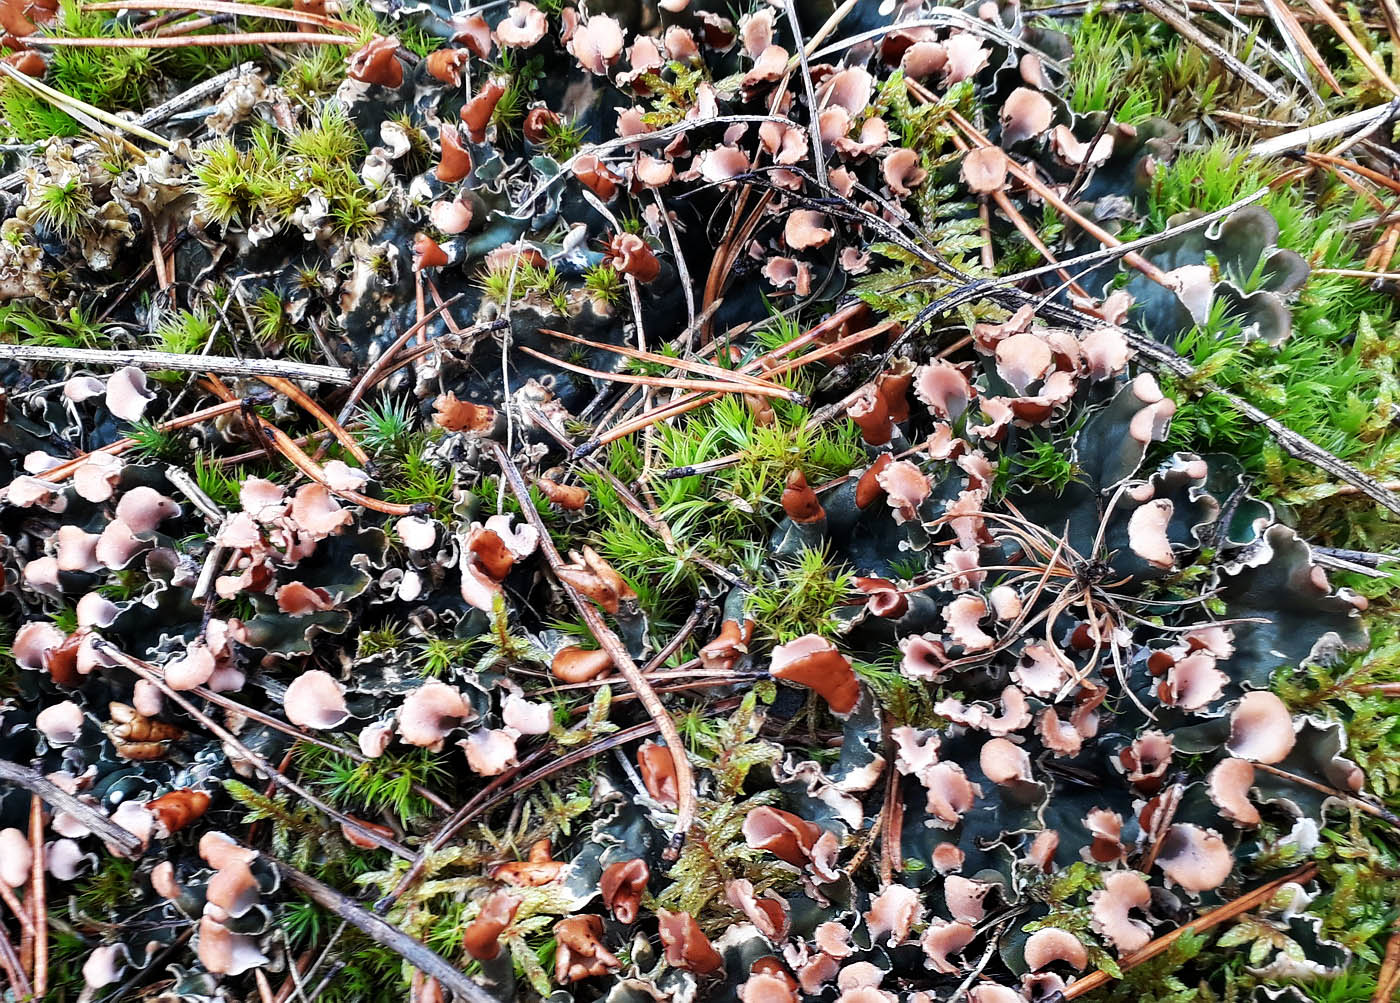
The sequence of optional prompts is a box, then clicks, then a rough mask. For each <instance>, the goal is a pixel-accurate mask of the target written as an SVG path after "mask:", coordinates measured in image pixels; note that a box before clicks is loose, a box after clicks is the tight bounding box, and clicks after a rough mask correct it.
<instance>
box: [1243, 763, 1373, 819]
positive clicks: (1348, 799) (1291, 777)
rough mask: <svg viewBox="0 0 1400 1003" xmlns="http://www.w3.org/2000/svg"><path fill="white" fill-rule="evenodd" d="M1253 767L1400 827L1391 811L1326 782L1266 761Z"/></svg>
mask: <svg viewBox="0 0 1400 1003" xmlns="http://www.w3.org/2000/svg"><path fill="white" fill-rule="evenodd" d="M1254 768H1255V769H1256V770H1262V771H1264V772H1265V773H1267V774H1269V775H1270V776H1275V777H1278V778H1279V779H1280V780H1286V781H1288V782H1289V783H1290V784H1297V785H1298V786H1299V787H1306V788H1307V789H1308V790H1310V791H1316V792H1317V793H1319V794H1326V795H1327V796H1328V797H1333V798H1336V799H1337V800H1338V801H1341V802H1342V803H1343V804H1346V805H1348V806H1350V807H1352V808H1355V809H1356V810H1358V811H1361V812H1365V813H1366V814H1367V815H1370V816H1371V817H1372V818H1378V819H1380V820H1381V821H1382V822H1386V823H1388V824H1389V825H1391V826H1393V827H1395V828H1397V829H1400V818H1396V816H1395V814H1394V813H1393V812H1390V811H1387V810H1386V809H1385V808H1382V807H1381V806H1380V805H1375V804H1372V803H1371V802H1369V801H1366V800H1363V799H1362V798H1359V797H1357V796H1356V795H1354V794H1351V793H1349V792H1347V791H1339V790H1337V788H1335V787H1328V786H1327V785H1326V784H1320V783H1318V782H1317V781H1316V780H1309V779H1308V778H1307V777H1300V776H1298V774H1296V773H1290V772H1288V771H1287V770H1280V769H1279V768H1278V767H1277V766H1270V765H1269V764H1268V763H1255V764H1254Z"/></svg>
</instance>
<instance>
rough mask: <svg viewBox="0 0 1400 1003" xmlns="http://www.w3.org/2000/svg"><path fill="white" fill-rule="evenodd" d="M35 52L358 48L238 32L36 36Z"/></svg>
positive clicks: (339, 40)
mask: <svg viewBox="0 0 1400 1003" xmlns="http://www.w3.org/2000/svg"><path fill="white" fill-rule="evenodd" d="M25 41H26V42H27V43H28V44H29V45H31V46H33V47H35V48H40V49H42V48H53V47H55V46H61V47H66V48H70V49H187V48H191V47H201V46H202V47H206V48H207V47H216V46H232V45H355V44H356V43H358V42H359V39H358V38H356V37H355V36H353V35H313V34H310V33H308V32H296V31H235V32H232V33H224V34H218V35H149V36H147V37H146V38H120V37H118V38H112V37H108V36H102V37H98V38H83V37H80V36H62V37H60V36H58V35H33V36H30V37H29V38H28V39H26V40H25Z"/></svg>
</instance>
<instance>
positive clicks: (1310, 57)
mask: <svg viewBox="0 0 1400 1003" xmlns="http://www.w3.org/2000/svg"><path fill="white" fill-rule="evenodd" d="M1263 3H1264V7H1265V9H1267V10H1268V12H1269V14H1270V15H1271V16H1272V17H1273V19H1274V20H1275V22H1276V23H1277V24H1278V25H1279V26H1281V27H1282V28H1283V30H1284V31H1285V32H1287V34H1288V36H1289V37H1290V38H1292V39H1293V42H1294V44H1295V45H1297V46H1298V51H1299V52H1301V53H1302V54H1303V58H1305V59H1306V60H1307V61H1308V62H1309V63H1311V64H1312V68H1313V69H1315V70H1317V75H1318V76H1319V77H1321V78H1322V81H1323V83H1325V84H1326V85H1327V86H1328V87H1330V88H1332V92H1333V93H1335V94H1344V93H1346V91H1345V89H1344V88H1343V87H1342V85H1341V84H1339V83H1337V78H1336V77H1334V76H1333V75H1332V71H1331V69H1329V68H1328V66H1327V61H1326V60H1324V59H1323V58H1322V53H1320V52H1318V51H1317V46H1315V45H1313V43H1312V39H1311V38H1309V37H1308V33H1307V32H1306V31H1305V30H1304V29H1303V26H1302V25H1301V24H1300V23H1299V22H1298V15H1297V14H1295V13H1293V11H1292V9H1291V8H1290V7H1289V6H1288V4H1287V2H1286V0H1263Z"/></svg>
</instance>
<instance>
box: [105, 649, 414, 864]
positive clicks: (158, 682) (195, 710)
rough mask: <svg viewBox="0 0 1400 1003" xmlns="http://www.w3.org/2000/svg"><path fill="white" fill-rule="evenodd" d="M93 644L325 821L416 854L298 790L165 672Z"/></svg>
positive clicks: (408, 857) (404, 854)
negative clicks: (168, 680)
mask: <svg viewBox="0 0 1400 1003" xmlns="http://www.w3.org/2000/svg"><path fill="white" fill-rule="evenodd" d="M93 643H94V646H95V647H96V648H97V649H98V650H100V651H102V652H104V653H105V654H107V655H108V656H109V657H110V658H111V659H112V660H113V661H115V662H116V663H117V664H119V665H121V666H124V667H125V668H127V669H130V670H131V671H132V672H133V673H135V674H136V675H137V676H139V677H140V678H142V679H145V680H147V681H148V682H150V683H152V684H154V685H155V687H156V688H157V689H159V690H160V691H161V693H163V694H164V695H165V698H166V699H167V700H169V701H171V702H172V703H174V704H176V705H177V706H179V707H180V708H181V709H182V710H184V712H185V713H186V714H189V715H190V717H192V718H194V719H195V720H196V721H198V722H199V723H200V724H201V725H203V727H204V729H205V730H206V731H208V732H209V733H210V734H212V735H214V736H215V737H216V738H218V739H219V740H220V741H222V742H223V743H224V745H225V746H227V747H228V748H230V749H232V750H233V752H234V753H237V754H238V755H239V756H240V757H242V758H243V759H244V760H246V761H247V762H249V763H251V764H253V766H255V767H256V768H257V769H258V770H259V771H260V772H261V773H264V774H266V775H267V776H268V777H270V778H271V779H272V782H273V783H275V784H277V786H279V787H281V788H283V789H284V790H286V791H287V792H288V793H290V794H293V795H295V796H297V797H299V798H301V799H302V800H303V801H307V802H309V803H310V804H311V805H312V806H313V807H315V808H316V809H317V810H318V811H320V812H321V814H323V815H325V816H326V817H327V818H330V819H332V820H333V821H335V822H338V823H339V824H340V825H342V826H344V827H347V828H349V829H351V830H352V831H354V832H356V833H358V834H359V835H361V836H363V837H364V838H365V839H367V840H369V841H370V842H372V843H374V844H375V845H376V846H379V847H382V848H384V849H386V850H388V851H389V852H390V853H393V854H395V855H396V856H399V857H402V858H404V859H405V860H412V859H413V858H414V857H415V856H416V854H414V852H413V851H412V850H410V849H408V847H406V846H404V845H403V844H402V843H400V842H399V841H398V840H396V839H391V838H390V837H388V836H385V835H383V834H382V833H380V832H378V831H376V830H374V829H369V828H366V827H365V825H364V824H363V823H361V822H360V821H359V820H357V819H355V818H353V817H352V816H350V815H346V814H345V813H344V812H341V811H338V810H337V809H335V808H333V807H331V806H330V805H329V804H327V803H326V802H324V801H322V800H321V799H320V798H318V797H317V796H316V795H315V794H313V793H312V792H311V791H309V790H307V789H306V788H304V787H302V786H301V785H300V784H298V783H297V782H296V781H294V780H291V779H289V778H288V777H286V776H285V775H284V774H283V773H282V772H281V771H279V770H278V769H277V768H276V767H275V766H274V765H273V764H272V763H270V762H268V761H267V760H266V759H264V758H263V757H262V756H260V755H258V753H256V752H254V751H253V750H252V749H249V748H248V747H247V746H246V745H244V744H243V743H242V742H240V741H239V740H238V736H236V735H234V734H233V732H231V731H229V730H228V729H227V728H225V727H224V726H223V725H221V724H219V723H218V722H217V721H215V720H214V719H213V718H211V717H210V716H209V715H208V714H206V713H204V712H203V711H202V710H200V709H199V707H198V706H197V705H196V704H195V703H194V702H193V701H191V700H189V699H187V697H186V695H185V693H184V692H182V691H180V690H175V689H172V688H171V687H170V685H169V684H167V683H166V681H165V673H163V672H162V671H161V670H160V667H159V666H156V665H152V664H151V663H150V662H146V661H143V660H142V659H140V658H136V657H133V656H132V655H128V654H127V653H126V652H125V651H122V650H121V649H120V648H118V647H117V646H116V645H115V644H113V643H112V642H111V641H108V640H105V639H98V640H96V641H94V642H93ZM230 754H232V753H230Z"/></svg>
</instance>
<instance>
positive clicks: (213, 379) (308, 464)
mask: <svg viewBox="0 0 1400 1003" xmlns="http://www.w3.org/2000/svg"><path fill="white" fill-rule="evenodd" d="M201 383H202V384H203V385H205V386H207V387H208V388H209V389H211V390H213V392H214V393H215V394H217V395H218V396H220V397H223V398H224V399H225V400H228V399H230V398H232V397H233V391H232V390H230V389H229V388H228V387H227V386H225V385H224V382H223V380H221V379H219V378H218V377H217V376H215V375H214V374H213V373H210V374H208V375H207V376H206V377H205V378H204V380H202V381H201ZM249 417H250V418H251V419H252V421H253V425H254V427H255V428H257V429H259V430H260V431H261V432H262V434H263V435H266V436H267V437H268V438H269V440H270V441H271V445H272V447H273V448H274V449H276V450H277V452H279V453H281V454H282V456H283V457H284V458H285V459H286V460H287V462H289V463H291V465H292V466H294V467H296V468H297V470H299V471H301V473H303V474H305V475H306V476H307V477H309V478H311V479H312V480H313V481H315V482H316V483H317V484H319V485H321V486H322V487H323V488H325V489H326V490H327V491H329V492H330V493H331V494H333V495H337V496H338V497H340V498H344V499H345V500H346V501H348V502H352V503H353V504H355V505H359V506H360V507H361V508H367V509H369V510H370V511H371V512H382V513H384V514H385V515H396V516H398V515H422V514H424V511H425V508H424V506H423V505H401V504H397V503H395V502H387V501H384V500H383V499H381V498H371V497H370V496H369V495H367V494H362V493H361V492H359V491H353V490H350V489H349V488H336V487H332V486H331V483H330V481H329V480H328V479H327V478H326V472H325V471H324V470H322V469H321V465H320V464H319V463H317V462H316V461H315V460H313V459H312V458H311V457H310V456H308V455H307V454H306V451H305V450H303V449H302V448H301V447H300V446H298V445H297V443H296V440H295V439H293V438H292V437H291V436H290V435H288V434H287V433H286V432H284V431H282V430H281V429H280V428H278V427H277V426H276V425H274V424H272V422H270V421H268V420H267V419H266V418H264V417H262V416H261V415H259V414H256V413H254V412H251V411H250V412H249Z"/></svg>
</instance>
